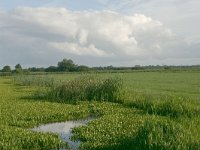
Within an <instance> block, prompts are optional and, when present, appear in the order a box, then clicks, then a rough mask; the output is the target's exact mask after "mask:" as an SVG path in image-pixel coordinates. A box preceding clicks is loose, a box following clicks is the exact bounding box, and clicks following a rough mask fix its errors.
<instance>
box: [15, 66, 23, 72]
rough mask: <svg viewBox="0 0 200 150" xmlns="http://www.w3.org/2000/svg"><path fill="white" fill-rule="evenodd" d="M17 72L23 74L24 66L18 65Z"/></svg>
mask: <svg viewBox="0 0 200 150" xmlns="http://www.w3.org/2000/svg"><path fill="white" fill-rule="evenodd" d="M15 71H16V73H22V66H21V65H20V64H17V65H16V66H15Z"/></svg>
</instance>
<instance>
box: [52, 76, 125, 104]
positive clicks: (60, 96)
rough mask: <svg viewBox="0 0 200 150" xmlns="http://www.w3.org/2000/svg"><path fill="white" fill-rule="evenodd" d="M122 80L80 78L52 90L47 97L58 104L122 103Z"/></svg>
mask: <svg viewBox="0 0 200 150" xmlns="http://www.w3.org/2000/svg"><path fill="white" fill-rule="evenodd" d="M122 85H123V82H122V79H120V78H119V77H112V78H100V77H98V76H81V77H79V78H76V79H74V80H71V81H68V82H66V83H64V84H62V85H60V86H58V87H55V88H53V89H52V90H51V91H50V92H49V93H48V97H49V98H53V99H57V100H59V101H60V102H72V103H74V102H77V101H107V102H122V101H123V95H124V92H123V90H122Z"/></svg>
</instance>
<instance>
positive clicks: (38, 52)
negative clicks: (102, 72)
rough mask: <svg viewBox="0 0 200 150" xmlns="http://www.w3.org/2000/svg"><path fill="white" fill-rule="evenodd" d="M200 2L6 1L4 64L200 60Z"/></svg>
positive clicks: (1, 30) (1, 14)
mask: <svg viewBox="0 0 200 150" xmlns="http://www.w3.org/2000/svg"><path fill="white" fill-rule="evenodd" d="M199 10H200V0H0V68H3V66H4V65H10V66H14V65H16V64H18V63H20V64H21V65H22V67H33V66H36V67H46V66H50V65H57V62H58V61H61V60H62V59H63V58H67V59H72V60H73V61H74V62H75V63H77V64H79V65H88V66H108V65H113V66H134V65H197V64H200V30H199V27H200V11H199Z"/></svg>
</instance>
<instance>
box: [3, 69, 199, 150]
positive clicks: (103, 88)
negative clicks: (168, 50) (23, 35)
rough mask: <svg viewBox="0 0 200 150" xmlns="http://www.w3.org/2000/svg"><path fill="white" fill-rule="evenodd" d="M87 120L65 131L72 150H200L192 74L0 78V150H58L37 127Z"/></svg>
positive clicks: (52, 139)
mask: <svg viewBox="0 0 200 150" xmlns="http://www.w3.org/2000/svg"><path fill="white" fill-rule="evenodd" d="M89 116H94V117H95V118H96V119H95V120H93V121H91V122H89V123H88V124H87V125H86V126H81V127H76V128H74V129H73V136H72V137H71V139H72V140H74V141H77V140H79V141H81V145H80V147H79V148H80V149H93V150H112V149H113V150H118V149H119V150H121V149H125V150H127V149H130V150H134V149H135V150H145V149H146V150H154V149H163V150H165V149H173V150H174V149H191V150H193V149H200V71H174V72H173V71H168V72H164V71H154V72H140V71H135V72H124V73H120V72H114V73H108V72H104V73H65V74H56V73H55V74H43V75H42V74H40V75H37V74H35V75H13V76H1V77H0V149H2V150H4V149H5V150H18V149H19V150H22V149H34V150H35V149H38V150H40V149H41V150H46V149H62V148H67V147H68V143H66V142H63V141H62V140H61V139H60V138H59V136H58V135H57V134H53V133H42V132H34V131H32V130H30V129H31V128H33V127H35V126H38V125H40V124H47V123H53V122H62V121H66V120H78V119H83V118H87V117H89Z"/></svg>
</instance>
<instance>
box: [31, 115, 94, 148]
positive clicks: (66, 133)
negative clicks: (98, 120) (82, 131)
mask: <svg viewBox="0 0 200 150" xmlns="http://www.w3.org/2000/svg"><path fill="white" fill-rule="evenodd" d="M94 119H95V118H93V117H89V118H86V119H82V120H76V121H65V122H56V123H49V124H44V125H40V126H38V127H35V128H33V129H31V130H32V131H37V132H44V133H45V132H52V133H57V134H59V136H60V138H61V140H63V141H66V142H67V143H68V144H69V146H70V149H78V147H79V146H80V144H81V142H80V141H72V140H71V139H70V137H71V136H72V128H74V127H79V126H83V125H86V124H87V123H88V122H90V121H92V120H94Z"/></svg>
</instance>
